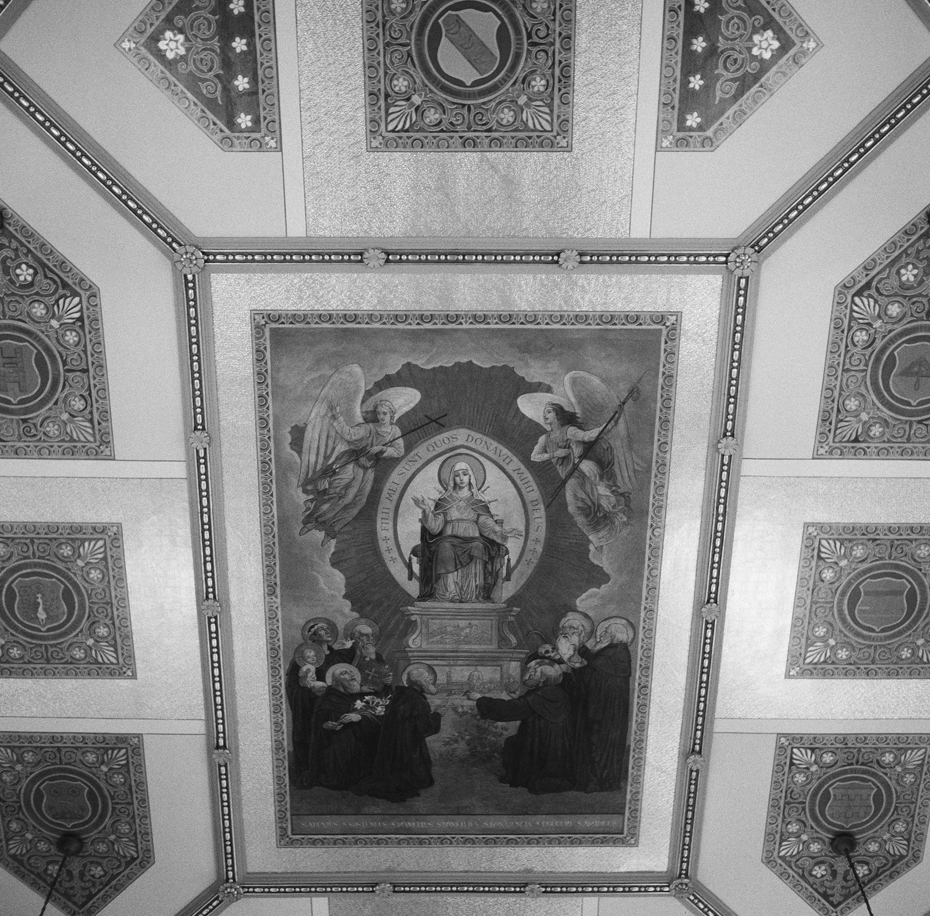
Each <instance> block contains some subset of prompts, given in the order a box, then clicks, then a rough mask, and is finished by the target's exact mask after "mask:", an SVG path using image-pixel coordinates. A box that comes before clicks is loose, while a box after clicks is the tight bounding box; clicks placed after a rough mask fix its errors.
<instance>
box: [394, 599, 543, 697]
mask: <svg viewBox="0 0 930 916" xmlns="http://www.w3.org/2000/svg"><path fill="white" fill-rule="evenodd" d="M518 610H519V609H518V608H512V607H508V606H507V605H506V604H446V603H444V602H441V601H417V602H416V603H415V604H414V605H413V606H412V607H407V608H404V616H405V617H406V618H407V619H408V620H409V621H410V629H409V633H408V635H407V638H406V640H405V641H404V648H403V649H401V651H400V652H399V653H398V654H399V659H400V662H401V664H402V667H406V666H407V665H409V664H412V663H413V662H424V663H426V664H429V665H432V666H433V667H434V668H435V669H436V674H437V675H438V678H437V682H436V688H437V690H438V691H439V693H440V695H444V696H452V695H461V694H464V693H465V691H466V690H474V691H476V692H478V693H482V694H490V695H501V694H504V693H505V686H506V685H507V684H508V683H509V684H514V683H516V684H519V683H520V667H521V664H522V662H523V659H524V658H525V657H526V650H525V649H521V648H518V646H517V637H516V634H515V633H514V630H513V620H514V617H515V616H516V614H517V612H518Z"/></svg>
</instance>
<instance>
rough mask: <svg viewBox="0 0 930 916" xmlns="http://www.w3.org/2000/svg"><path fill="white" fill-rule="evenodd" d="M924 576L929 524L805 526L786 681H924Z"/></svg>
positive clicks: (928, 633) (929, 567) (928, 626)
mask: <svg viewBox="0 0 930 916" xmlns="http://www.w3.org/2000/svg"><path fill="white" fill-rule="evenodd" d="M928 576H930V525H868V524H859V525H856V524H845V525H829V524H806V525H805V526H804V539H803V541H802V546H801V564H800V569H799V572H798V585H797V591H796V593H795V600H794V617H793V618H792V624H791V640H790V643H789V648H788V666H787V675H786V676H787V677H831V678H836V677H845V678H849V677H860V678H879V677H927V676H928V675H930V620H928V611H930V607H928V605H930V585H928ZM870 582H871V583H872V584H873V586H874V587H873V588H871V589H866V587H865V586H867V585H869V583H870ZM895 583H897V584H898V586H897V588H895V587H894V586H895ZM867 592H871V593H872V594H873V595H875V598H873V599H872V600H873V602H874V601H875V600H876V598H877V599H878V602H881V601H882V599H884V602H885V603H884V604H881V603H879V604H877V605H876V604H874V603H873V604H872V605H871V606H869V605H868V603H867V601H866V598H867ZM908 596H909V597H910V602H909V603H910V605H911V606H910V608H908V601H907V599H908ZM851 599H856V600H855V601H851ZM853 604H854V605H855V606H854V607H852V610H853V613H850V608H851V606H852V605H853ZM863 608H865V611H864V613H866V614H868V615H870V620H869V621H868V622H867V623H866V625H863V622H862V621H861V620H860V619H858V616H859V615H858V612H859V611H861V609H863ZM909 611H910V612H909ZM889 613H890V615H891V617H890V618H889V617H888V616H886V615H888V614H889Z"/></svg>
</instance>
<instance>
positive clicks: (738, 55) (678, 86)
mask: <svg viewBox="0 0 930 916" xmlns="http://www.w3.org/2000/svg"><path fill="white" fill-rule="evenodd" d="M663 47H664V54H663V59H662V92H661V96H660V113H659V136H658V148H659V149H662V150H712V149H715V148H716V147H718V146H719V145H720V144H721V143H723V141H724V140H726V138H727V137H728V136H729V135H730V134H731V133H733V131H734V130H736V128H737V127H739V125H740V124H742V123H743V121H745V120H746V118H748V117H749V116H750V115H751V114H752V113H753V112H754V111H755V110H756V109H757V108H758V107H759V106H760V105H761V104H762V103H763V102H765V100H766V99H768V98H769V97H770V96H771V95H772V93H773V92H775V91H776V90H777V89H778V87H779V86H781V85H782V84H783V83H784V82H785V80H787V79H790V78H791V76H792V75H793V74H794V73H796V72H797V71H798V69H799V68H800V67H802V66H803V65H804V64H805V63H806V62H807V61H808V60H809V59H810V57H811V55H813V54H815V53H816V52H817V51H818V50H819V48H820V41H819V40H818V38H817V36H816V35H814V34H813V33H812V32H811V30H810V29H809V28H808V27H807V25H806V23H805V22H804V20H803V19H801V17H800V16H799V15H798V14H797V12H795V10H794V7H792V6H791V4H790V3H788V2H787V0H666V6H665V41H664V45H663Z"/></svg>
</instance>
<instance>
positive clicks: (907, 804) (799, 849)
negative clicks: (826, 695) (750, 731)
mask: <svg viewBox="0 0 930 916" xmlns="http://www.w3.org/2000/svg"><path fill="white" fill-rule="evenodd" d="M928 746H930V737H928V736H925V735H780V736H779V738H778V747H777V749H776V752H775V766H774V770H773V774H772V789H771V794H770V796H769V811H768V819H767V823H766V830H765V845H764V847H763V853H762V861H763V862H764V863H765V864H766V865H767V866H768V867H769V868H770V869H772V871H774V872H775V874H777V875H778V876H779V877H780V878H781V879H782V880H783V881H784V882H785V883H786V884H787V885H788V886H789V887H790V888H791V889H792V890H793V891H794V892H795V893H797V894H798V896H800V897H801V898H802V899H803V900H805V901H806V902H807V903H808V904H809V905H810V906H811V907H812V908H813V909H814V910H816V911H817V912H818V913H822V914H823V916H843V914H845V913H849V912H851V911H852V910H854V909H856V908H857V907H860V906H861V905H862V897H861V896H860V894H859V890H858V888H857V887H856V883H855V879H854V878H853V876H852V874H851V872H850V870H849V866H848V864H847V862H846V860H845V859H842V858H839V857H838V856H837V855H836V854H835V853H833V852H832V850H831V849H830V840H831V838H832V837H834V836H835V835H836V834H838V833H846V832H848V833H852V834H853V835H854V836H855V837H856V840H857V843H858V847H857V849H856V852H855V853H854V855H853V860H854V862H855V867H856V870H857V871H858V873H859V878H860V880H861V881H862V883H863V885H864V886H865V889H866V893H867V894H868V895H869V897H872V896H873V895H874V894H876V893H877V892H878V891H880V890H881V889H882V888H883V887H887V886H888V885H889V884H891V882H892V881H894V880H895V879H896V878H899V877H900V876H901V875H903V874H904V873H905V872H906V871H909V870H910V869H911V868H913V867H914V866H915V865H916V864H917V863H918V862H919V861H920V860H921V857H922V855H923V848H924V843H925V840H926V834H927V814H928V809H930V768H928V766H927V747H928Z"/></svg>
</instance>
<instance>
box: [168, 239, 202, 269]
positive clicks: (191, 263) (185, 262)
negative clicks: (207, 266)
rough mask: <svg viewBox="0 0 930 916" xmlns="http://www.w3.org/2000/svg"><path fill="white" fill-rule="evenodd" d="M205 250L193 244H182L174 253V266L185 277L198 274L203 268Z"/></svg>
mask: <svg viewBox="0 0 930 916" xmlns="http://www.w3.org/2000/svg"><path fill="white" fill-rule="evenodd" d="M203 265H204V258H203V252H202V251H201V250H200V249H199V248H195V247H194V246H193V245H182V246H181V247H180V248H179V249H178V250H177V251H176V252H175V253H174V266H175V267H176V268H177V269H178V270H179V271H181V273H182V274H184V276H185V277H192V276H196V275H197V274H199V273H200V271H202V270H203Z"/></svg>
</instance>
